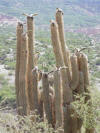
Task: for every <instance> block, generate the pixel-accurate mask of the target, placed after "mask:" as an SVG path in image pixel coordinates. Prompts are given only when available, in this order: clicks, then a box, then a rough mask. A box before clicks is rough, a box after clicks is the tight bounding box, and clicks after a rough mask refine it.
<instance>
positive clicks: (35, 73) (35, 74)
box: [32, 68, 39, 113]
mask: <svg viewBox="0 0 100 133" xmlns="http://www.w3.org/2000/svg"><path fill="white" fill-rule="evenodd" d="M32 75H33V98H34V99H33V102H34V105H33V106H34V110H37V111H39V104H38V103H39V101H38V91H39V90H38V70H37V68H34V69H33V70H32ZM38 113H39V112H38Z"/></svg>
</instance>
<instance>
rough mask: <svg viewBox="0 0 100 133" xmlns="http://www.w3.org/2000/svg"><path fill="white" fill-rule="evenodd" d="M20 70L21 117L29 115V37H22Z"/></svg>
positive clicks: (23, 35)
mask: <svg viewBox="0 0 100 133" xmlns="http://www.w3.org/2000/svg"><path fill="white" fill-rule="evenodd" d="M21 38H22V39H21V49H20V52H21V54H20V69H19V101H20V102H19V106H20V108H19V111H18V112H19V115H27V114H29V105H28V95H27V90H26V89H27V88H26V64H27V36H26V34H22V35H21Z"/></svg>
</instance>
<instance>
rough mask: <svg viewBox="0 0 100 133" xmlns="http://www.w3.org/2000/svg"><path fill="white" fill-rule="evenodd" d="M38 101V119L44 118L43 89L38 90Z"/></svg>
mask: <svg viewBox="0 0 100 133" xmlns="http://www.w3.org/2000/svg"><path fill="white" fill-rule="evenodd" d="M38 101H39V115H40V118H42V119H43V118H44V112H43V111H44V110H43V89H40V90H39V92H38Z"/></svg>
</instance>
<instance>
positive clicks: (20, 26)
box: [15, 22, 23, 113]
mask: <svg viewBox="0 0 100 133" xmlns="http://www.w3.org/2000/svg"><path fill="white" fill-rule="evenodd" d="M22 33H23V24H22V23H20V22H18V25H17V29H16V36H17V48H16V71H15V87H16V102H17V109H18V108H19V103H20V101H19V69H20V54H21V36H22ZM18 113H19V112H18Z"/></svg>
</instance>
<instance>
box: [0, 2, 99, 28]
mask: <svg viewBox="0 0 100 133" xmlns="http://www.w3.org/2000/svg"><path fill="white" fill-rule="evenodd" d="M58 7H59V8H62V9H63V11H64V19H65V25H66V27H67V26H70V27H91V26H92V27H93V26H97V25H99V24H100V8H99V7H100V1H99V0H0V14H5V15H8V16H13V17H17V18H19V19H21V20H24V19H25V17H24V16H22V13H29V14H31V13H35V12H37V13H38V14H39V15H38V17H37V19H36V23H37V25H47V24H48V23H49V21H50V20H51V19H54V17H53V16H54V13H55V10H56V8H58Z"/></svg>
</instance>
